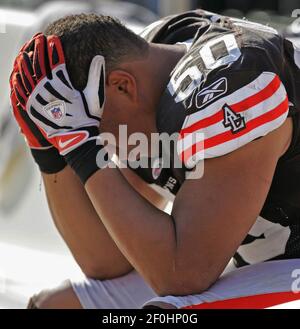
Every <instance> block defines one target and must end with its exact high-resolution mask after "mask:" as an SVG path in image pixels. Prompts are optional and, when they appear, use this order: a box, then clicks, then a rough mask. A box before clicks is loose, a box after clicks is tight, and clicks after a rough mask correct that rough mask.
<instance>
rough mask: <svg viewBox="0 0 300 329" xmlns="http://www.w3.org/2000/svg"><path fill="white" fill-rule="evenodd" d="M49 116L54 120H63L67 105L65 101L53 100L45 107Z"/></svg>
mask: <svg viewBox="0 0 300 329" xmlns="http://www.w3.org/2000/svg"><path fill="white" fill-rule="evenodd" d="M44 111H45V112H46V113H47V116H48V117H49V118H50V119H51V120H54V121H61V120H62V119H63V118H64V116H65V114H66V107H65V103H64V102H63V101H55V102H51V103H49V104H48V105H46V106H45V107H44Z"/></svg>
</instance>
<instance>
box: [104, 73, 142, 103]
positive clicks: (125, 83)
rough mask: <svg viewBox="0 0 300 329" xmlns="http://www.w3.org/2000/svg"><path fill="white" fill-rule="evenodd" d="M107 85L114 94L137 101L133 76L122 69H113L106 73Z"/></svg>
mask: <svg viewBox="0 0 300 329" xmlns="http://www.w3.org/2000/svg"><path fill="white" fill-rule="evenodd" d="M107 85H108V88H110V89H111V90H112V91H113V93H114V95H119V96H125V97H128V98H129V99H130V100H131V101H133V102H136V101H137V83H136V79H135V77H134V76H133V75H132V74H130V73H128V72H126V71H123V70H113V71H111V72H110V73H109V74H108V77H107Z"/></svg>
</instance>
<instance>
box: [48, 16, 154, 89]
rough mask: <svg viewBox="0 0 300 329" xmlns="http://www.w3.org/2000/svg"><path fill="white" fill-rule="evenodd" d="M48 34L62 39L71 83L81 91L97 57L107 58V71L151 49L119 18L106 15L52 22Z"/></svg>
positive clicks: (73, 17)
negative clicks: (90, 67)
mask: <svg viewBox="0 0 300 329" xmlns="http://www.w3.org/2000/svg"><path fill="white" fill-rule="evenodd" d="M45 35H47V36H49V35H56V36H58V37H59V38H60V40H61V42H62V46H63V50H64V54H65V59H66V65H67V70H68V73H69V76H70V80H71V82H72V84H73V86H74V87H75V88H76V89H79V90H82V89H84V87H85V86H86V83H87V76H88V70H89V66H90V63H91V61H92V59H93V57H94V56H96V55H102V56H104V58H105V62H106V71H107V72H108V71H110V70H112V69H114V68H115V67H116V66H117V65H118V64H119V63H120V62H122V61H125V60H129V59H130V58H137V57H141V56H144V55H145V53H146V52H147V50H148V43H147V42H146V41H145V40H144V39H143V38H141V37H140V36H138V35H137V34H135V33H134V32H133V31H131V30H129V29H128V28H126V27H125V26H124V25H123V24H122V23H121V22H120V21H119V20H118V19H116V18H113V17H110V16H105V15H97V14H79V15H69V16H66V17H63V18H61V19H59V20H57V21H55V22H53V23H51V24H50V25H49V26H48V27H47V28H46V30H45Z"/></svg>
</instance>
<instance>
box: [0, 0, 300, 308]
mask: <svg viewBox="0 0 300 329" xmlns="http://www.w3.org/2000/svg"><path fill="white" fill-rule="evenodd" d="M195 8H203V9H205V10H208V11H213V12H217V13H220V14H224V15H228V16H233V17H237V18H244V17H245V18H246V19H248V20H251V21H255V22H259V23H263V24H268V25H270V26H272V27H275V28H277V29H278V30H279V31H280V32H282V33H286V34H287V35H288V36H289V37H290V38H293V39H294V41H298V39H297V33H298V32H299V26H300V24H299V19H298V18H297V17H298V15H299V16H300V0H285V1H279V0H131V1H117V0H110V1H101V0H95V1H93V0H90V1H89V0H85V1H71V0H70V1H45V0H0V308H22V307H25V305H26V301H27V299H28V297H29V296H30V295H31V294H32V293H34V292H37V291H38V290H40V289H42V288H46V287H50V286H52V285H54V284H57V283H59V282H60V281H62V280H64V279H66V278H68V277H73V278H75V277H76V278H78V277H80V276H81V273H80V270H79V268H78V267H77V265H76V264H75V262H74V260H73V258H72V256H71V255H70V253H69V251H68V250H67V248H66V246H65V244H64V242H63V241H62V239H61V238H60V236H59V235H58V233H57V232H56V230H55V227H54V225H53V223H52V220H51V217H50V214H49V211H48V209H47V205H46V200H45V196H44V190H43V186H42V183H41V177H40V175H39V172H38V170H37V168H36V167H35V165H34V164H33V162H32V160H31V157H30V155H29V154H28V152H27V150H26V147H25V145H24V142H23V139H22V137H21V136H20V134H19V132H18V129H17V127H16V125H15V123H14V121H13V120H12V117H11V114H10V109H9V97H8V96H9V90H8V79H9V73H10V70H11V67H12V62H13V59H14V57H15V56H16V54H17V50H18V49H19V48H20V46H21V45H22V44H23V43H24V42H25V40H26V39H28V38H30V37H31V36H32V35H33V34H35V33H36V32H37V31H42V30H43V29H44V28H45V27H46V26H47V24H48V23H49V22H51V21H53V20H54V19H56V18H58V17H61V16H64V15H67V14H70V13H81V12H98V13H105V14H109V15H112V16H116V17H118V18H120V19H121V20H122V21H123V22H124V23H125V24H127V25H128V27H130V28H131V29H133V30H134V31H135V32H137V33H138V32H140V31H141V30H142V29H143V28H144V27H145V26H147V25H148V24H150V23H152V22H153V21H155V20H157V19H158V18H159V17H162V16H166V15H169V14H174V13H179V12H182V11H185V10H190V9H195Z"/></svg>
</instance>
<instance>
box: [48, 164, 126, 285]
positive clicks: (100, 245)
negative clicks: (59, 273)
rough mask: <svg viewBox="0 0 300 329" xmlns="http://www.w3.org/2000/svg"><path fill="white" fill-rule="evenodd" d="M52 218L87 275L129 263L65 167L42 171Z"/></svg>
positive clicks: (112, 272) (113, 271)
mask: <svg viewBox="0 0 300 329" xmlns="http://www.w3.org/2000/svg"><path fill="white" fill-rule="evenodd" d="M43 180H44V183H45V189H46V193H47V199H48V203H49V208H50V210H51V213H52V216H53V220H54V222H55V224H56V227H57V229H58V230H59V232H60V234H61V235H62V237H63V239H64V240H65V242H66V243H67V245H68V247H69V248H70V250H71V252H72V254H73V256H74V258H75V259H76V261H77V262H78V264H79V266H80V267H81V268H82V269H83V271H84V272H85V274H86V275H88V276H91V277H94V278H98V279H107V278H114V277H118V276H120V275H123V274H125V273H127V272H129V271H130V270H131V269H132V267H131V265H130V264H129V262H128V261H127V260H126V258H125V257H124V256H123V255H122V253H121V252H120V251H119V249H118V248H117V246H116V245H115V243H114V242H113V240H112V239H111V237H110V236H109V234H108V232H107V230H106V229H105V227H104V225H103V224H102V222H101V220H100V219H99V217H98V215H97V213H96V211H95V210H94V208H93V206H92V204H91V202H90V200H89V198H88V197H87V195H86V192H85V190H84V188H83V186H82V184H81V183H80V181H79V180H78V178H77V177H76V176H75V175H74V173H73V171H72V170H71V169H70V168H69V167H66V168H65V169H64V170H62V171H61V172H59V173H58V174H56V175H46V174H43Z"/></svg>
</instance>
